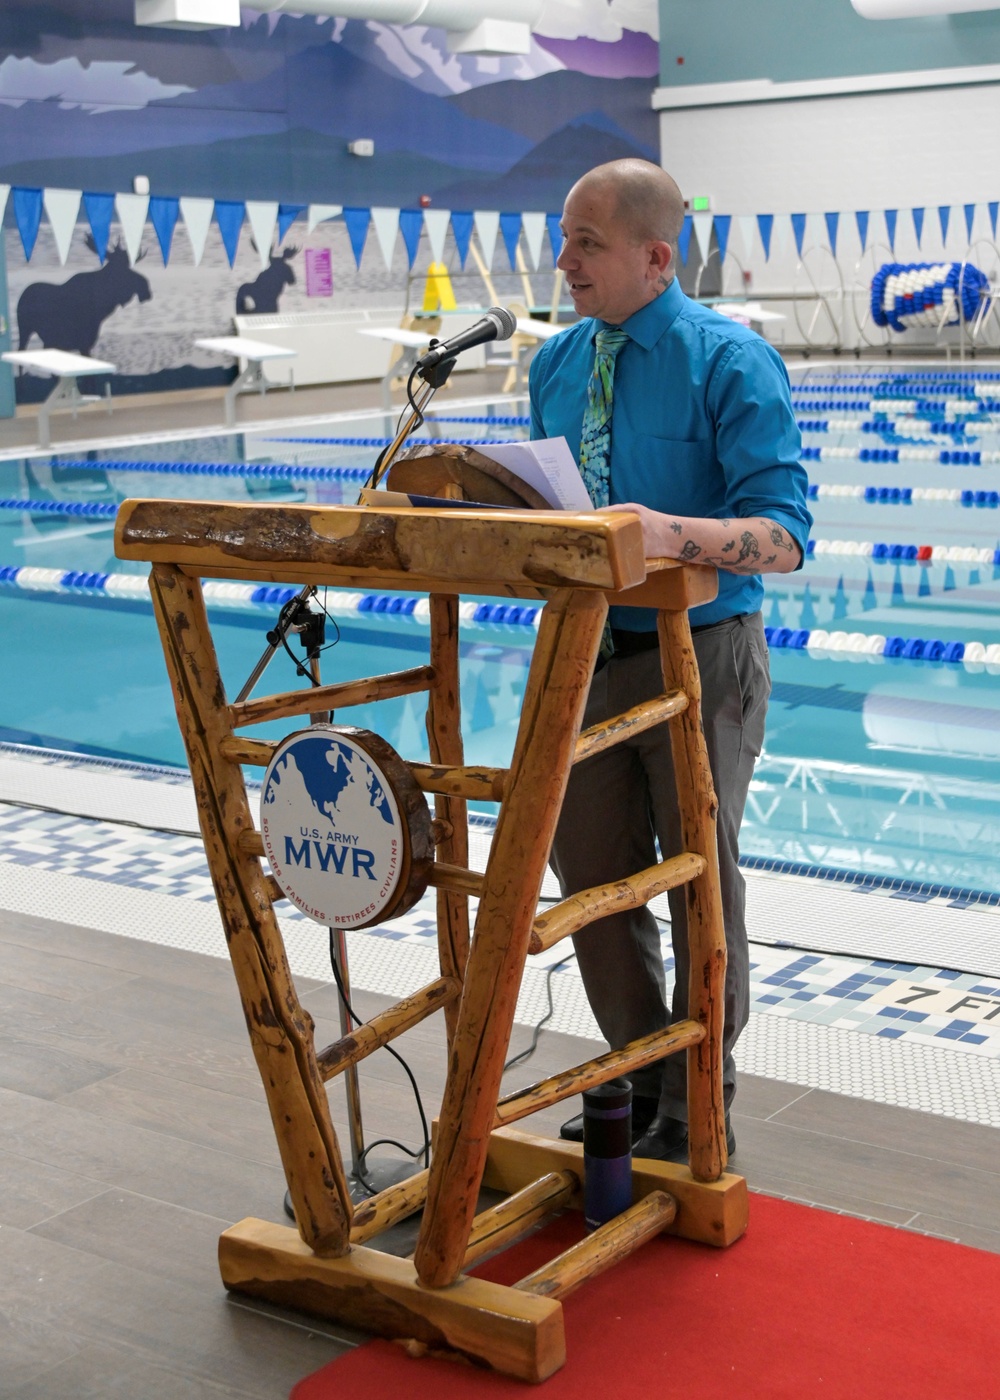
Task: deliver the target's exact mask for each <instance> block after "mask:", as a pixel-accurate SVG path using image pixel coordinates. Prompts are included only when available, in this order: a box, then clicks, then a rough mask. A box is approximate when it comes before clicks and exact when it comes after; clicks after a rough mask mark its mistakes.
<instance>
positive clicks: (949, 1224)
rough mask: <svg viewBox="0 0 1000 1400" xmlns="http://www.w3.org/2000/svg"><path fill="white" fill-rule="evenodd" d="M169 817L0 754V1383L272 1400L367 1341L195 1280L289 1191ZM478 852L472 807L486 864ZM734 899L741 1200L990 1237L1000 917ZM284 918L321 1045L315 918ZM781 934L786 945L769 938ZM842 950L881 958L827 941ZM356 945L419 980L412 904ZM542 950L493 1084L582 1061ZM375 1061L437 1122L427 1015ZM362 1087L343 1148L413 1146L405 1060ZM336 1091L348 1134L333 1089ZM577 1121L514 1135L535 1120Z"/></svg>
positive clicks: (566, 999)
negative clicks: (750, 1193) (746, 938)
mask: <svg viewBox="0 0 1000 1400" xmlns="http://www.w3.org/2000/svg"><path fill="white" fill-rule="evenodd" d="M33 803H34V804H37V805H28V804H33ZM44 808H50V809H59V808H62V810H42V809H44ZM151 812H152V813H155V820H156V821H157V822H158V823H161V824H162V827H166V828H170V829H169V830H163V829H159V830H156V829H149V827H148V826H146V825H145V823H146V822H147V821H148V820H150V816H149V814H150V813H151ZM192 820H193V810H192V804H191V796H190V790H189V787H188V785H187V784H186V783H185V782H184V781H183V780H180V779H178V778H177V777H176V776H172V777H170V776H165V775H163V774H157V773H155V772H152V771H143V772H136V771H134V770H133V771H127V770H125V769H122V768H116V767H114V766H113V765H108V764H99V763H98V764H93V763H84V762H80V761H78V760H73V759H71V758H67V757H66V756H58V757H52V758H50V759H45V758H41V757H39V756H37V755H36V756H34V757H31V756H25V755H23V754H22V755H18V754H17V753H16V752H15V751H14V750H12V749H6V750H4V751H2V752H0V1008H2V1014H0V1356H2V1358H3V1361H2V1364H0V1400H43V1398H44V1400H64V1397H65V1400H98V1397H100V1400H105V1398H106V1397H118V1396H120V1397H126V1396H127V1397H129V1400H138V1397H141V1400H200V1398H201V1397H205V1400H208V1397H234V1398H235V1397H244V1398H245V1400H251V1398H252V1400H272V1397H273V1398H274V1400H280V1397H283V1396H286V1395H287V1394H288V1392H289V1390H290V1388H291V1386H292V1385H293V1384H294V1383H295V1381H296V1380H298V1379H299V1378H301V1377H302V1376H303V1375H305V1374H307V1373H308V1372H310V1371H311V1370H314V1369H316V1368H317V1367H319V1366H321V1365H323V1364H324V1363H325V1362H326V1361H328V1360H330V1359H332V1358H333V1357H335V1356H336V1355H338V1354H339V1353H340V1352H341V1351H342V1350H343V1349H344V1348H345V1347H348V1346H351V1345H354V1344H356V1343H357V1342H358V1341H359V1340H360V1339H361V1338H360V1336H359V1334H357V1333H354V1332H352V1331H351V1330H350V1329H346V1328H343V1327H341V1326H338V1325H327V1324H322V1323H316V1322H313V1321H311V1320H309V1319H307V1318H305V1317H302V1316H299V1315H295V1314H292V1313H289V1312H285V1311H283V1310H281V1309H276V1308H270V1307H268V1306H266V1305H263V1304H258V1303H254V1302H250V1301H244V1300H235V1299H230V1298H228V1297H227V1295H226V1294H225V1292H224V1290H223V1288H222V1286H221V1284H220V1282H219V1278H218V1271H217V1265H216V1259H215V1246H216V1240H217V1237H218V1235H219V1233H220V1231H221V1230H223V1229H224V1228H225V1227H226V1226H227V1225H228V1224H231V1223H233V1222H235V1221H237V1220H239V1219H241V1218H243V1217H244V1216H247V1215H256V1216H259V1217H262V1218H265V1219H274V1220H280V1219H281V1218H282V1216H281V1203H282V1198H283V1194H284V1189H285V1184H284V1178H283V1175H282V1172H281V1168H280V1165H279V1162H278V1155H277V1150H276V1146H275V1142H274V1137H273V1133H272V1130H271V1126H270V1121H269V1118H268V1114H267V1110H266V1106H265V1102H264V1096H263V1091H262V1089H261V1085H260V1081H259V1077H258V1075H257V1072H256V1069H255V1066H254V1063H253V1059H252V1055H251V1052H250V1048H249V1044H248V1042H247V1037H246V1030H245V1026H244V1023H243V1017H242V1014H241V1011H240V1006H239V1000H238V997H237V994H236V989H235V986H234V983H233V976H232V972H231V970H230V968H229V965H228V962H227V961H226V958H225V947H224V942H223V939H222V936H221V931H220V927H219V922H218V916H217V912H216V909H215V905H214V900H213V897H212V893H211V889H210V886H209V883H208V877H207V871H206V869H205V866H204V855H203V851H202V848H201V843H200V841H199V840H198V839H197V838H196V837H194V836H193V835H191V834H189V833H190V832H191V830H192ZM488 840H489V832H488V829H487V827H486V826H484V825H482V824H480V825H479V826H477V827H476V828H475V829H474V831H473V845H474V849H475V851H476V855H477V858H478V860H479V863H480V864H481V862H482V859H483V856H484V854H485V849H486V844H487V843H488ZM749 887H750V906H751V916H752V919H753V921H754V925H755V927H756V928H761V929H763V928H766V929H768V930H769V931H770V933H771V935H772V937H773V938H775V939H779V940H780V942H771V943H768V944H765V943H755V944H754V945H753V949H752V955H753V963H754V973H753V976H754V983H753V990H754V1012H753V1015H752V1018H751V1024H750V1027H749V1028H748V1031H747V1033H746V1035H745V1036H744V1038H743V1041H742V1044H741V1048H740V1055H741V1078H740V1089H739V1095H738V1098H737V1102H736V1107H735V1112H734V1118H733V1122H734V1128H735V1132H736V1136H737V1151H736V1155H735V1158H734V1161H733V1167H734V1169H736V1170H738V1171H740V1172H741V1173H742V1174H744V1175H745V1176H746V1177H747V1179H748V1182H749V1184H750V1186H751V1189H753V1190H756V1191H762V1192H767V1193H771V1194H776V1195H781V1196H785V1197H789V1198H791V1199H795V1200H799V1201H804V1202H809V1203H812V1204H816V1205H819V1206H822V1207H824V1208H826V1209H833V1210H840V1211H845V1212H847V1213H850V1214H854V1215H858V1216H862V1217H865V1218H869V1219H873V1220H878V1221H882V1222H885V1223H888V1224H891V1225H895V1226H899V1227H902V1228H907V1229H915V1230H921V1231H925V1232H928V1233H932V1234H936V1235H940V1236H943V1237H945V1238H948V1239H951V1240H956V1241H959V1242H962V1243H964V1244H968V1245H972V1246H975V1247H977V1248H982V1249H988V1250H992V1251H996V1252H1000V1092H998V1089H1000V1028H998V1023H1000V1015H996V1016H994V1010H995V1008H997V1007H1000V963H998V960H1000V940H998V938H997V936H996V935H997V932H998V931H1000V922H998V919H1000V915H998V914H997V913H996V911H993V910H989V909H985V910H973V909H954V908H950V907H948V906H947V905H946V904H944V903H942V904H939V905H937V906H933V905H930V906H929V905H927V904H919V903H915V904H912V905H904V904H901V902H900V901H898V900H894V899H891V898H890V897H888V896H885V895H875V894H863V893H861V892H859V891H857V890H851V889H848V888H843V887H832V886H820V885H817V884H816V883H815V882H810V881H802V880H794V879H789V878H786V877H774V876H764V875H757V874H754V873H751V875H750V877H749ZM283 928H284V932H285V936H286V941H287V945H288V950H289V960H290V963H291V966H292V968H293V972H294V974H295V977H296V981H297V984H298V987H299V992H300V996H301V997H302V999H303V1001H304V1003H305V1004H306V1006H307V1007H308V1008H309V1010H310V1012H311V1013H312V1015H313V1016H314V1018H315V1019H316V1022H317V1036H318V1037H319V1040H320V1043H326V1042H328V1041H330V1040H333V1039H335V1038H336V1036H337V1034H338V1026H337V1018H338V1013H337V998H336V992H335V988H334V986H333V984H332V982H331V980H330V973H329V964H328V951H327V944H326V937H325V933H324V931H323V930H321V929H318V928H317V926H316V925H313V924H311V923H310V922H309V921H308V920H305V919H302V918H298V917H292V918H284V919H283ZM796 932H797V933H798V936H799V941H809V942H810V944H811V945H812V947H811V949H810V950H803V949H801V948H793V947H789V946H787V944H788V943H790V942H791V941H792V937H793V936H795V934H796ZM852 938H853V939H855V940H856V942H853V943H852V941H851V940H852ZM862 938H863V939H864V940H865V941H866V942H867V945H868V947H869V949H870V950H875V951H876V952H877V953H878V956H877V957H876V958H873V957H872V956H868V957H856V956H848V955H847V953H846V952H845V949H847V948H851V947H855V946H857V944H858V943H859V942H860V941H861V940H862ZM911 948H912V949H917V948H919V949H922V950H925V949H933V948H937V949H940V950H941V953H942V956H941V957H939V958H938V959H937V963H936V964H935V965H931V966H928V965H924V964H922V963H919V962H916V961H905V960H904V959H905V957H906V955H907V950H909V949H911ZM561 951H562V950H561V949H557V950H553V952H552V954H551V955H550V956H549V958H548V959H547V963H548V967H551V966H553V965H554V964H555V962H556V960H557V959H558V957H559V956H560V954H561ZM350 952H351V971H352V980H353V985H354V996H355V1001H356V1003H357V1006H358V1009H359V1011H360V1013H361V1014H362V1015H365V1016H368V1015H371V1014H373V1013H374V1012H375V1011H377V1010H379V1009H380V1008H381V1007H383V1006H384V1005H386V1004H387V1002H388V1001H389V999H391V998H393V997H395V996H397V995H399V994H400V993H401V992H403V991H405V990H410V989H412V988H413V987H414V986H416V985H420V984H421V983H423V982H426V981H427V980H429V975H431V973H430V969H431V968H432V967H433V966H434V963H435V951H434V940H433V920H432V917H431V913H430V910H429V908H428V906H427V905H426V904H425V905H421V906H418V907H417V908H416V909H414V910H413V911H411V913H410V914H409V915H408V916H406V918H405V919H402V920H399V921H396V922H395V923H394V924H392V925H390V926H384V927H382V928H380V929H377V930H373V931H369V932H366V933H357V934H353V935H352V936H351V942H350ZM944 953H947V954H948V956H947V957H945V956H944ZM946 964H947V965H946ZM956 965H961V968H962V969H963V970H961V971H959V970H957V966H956ZM548 967H547V965H546V960H544V959H543V960H542V962H541V966H536V965H532V966H531V967H530V968H529V969H528V971H527V973H526V976H525V979H524V985H523V988H522V993H521V997H520V1000H519V1003H518V1011H517V1022H518V1024H517V1025H516V1027H515V1032H514V1038H513V1042H512V1046H511V1050H512V1053H516V1052H517V1051H518V1050H520V1049H522V1048H524V1047H525V1046H526V1045H527V1044H528V1042H529V1040H530V1037H531V1027H532V1025H533V1023H534V1022H536V1021H537V1020H538V1019H539V1018H540V1017H541V1016H542V1015H543V1014H544V1013H545V1011H546V1009H547V1006H548V996H547V992H548V982H549V981H550V980H551V984H552V994H553V1001H552V1004H553V1015H552V1018H551V1020H550V1021H549V1023H548V1027H547V1028H546V1030H545V1031H544V1032H543V1033H542V1035H541V1038H540V1041H539V1045H538V1049H537V1051H536V1053H535V1055H534V1056H533V1057H532V1058H531V1059H530V1060H528V1061H527V1062H526V1063H524V1064H522V1065H518V1066H516V1067H515V1068H514V1069H512V1070H511V1071H510V1073H509V1074H508V1075H507V1078H506V1080H505V1086H504V1087H505V1089H507V1090H513V1089H515V1088H517V1087H519V1086H520V1085H523V1084H526V1083H529V1082H532V1081H534V1080H536V1079H539V1078H541V1077H543V1076H544V1075H545V1074H547V1073H551V1072H553V1071H554V1070H556V1069H560V1068H565V1067H566V1066H567V1065H569V1064H573V1063H577V1062H579V1061H581V1060H584V1059H587V1058H590V1057H591V1056H592V1055H593V1053H594V1052H595V1045H594V1041H593V1039H591V1037H592V1036H593V1035H594V1033H595V1028H594V1025H593V1021H592V1019H591V1018H590V1013H589V1010H588V1008H587V1005H586V999H585V997H584V996H583V992H582V988H581V986H580V982H579V978H578V976H577V974H576V972H575V969H574V968H573V967H572V965H569V966H565V967H563V968H562V969H560V970H558V971H554V972H552V975H551V979H549V977H548ZM397 1048H399V1049H400V1050H401V1052H402V1053H403V1054H404V1055H405V1056H406V1058H407V1060H408V1061H409V1063H410V1064H411V1066H412V1068H413V1071H414V1074H415V1076H416V1078H417V1081H418V1083H419V1085H420V1088H421V1091H422V1093H423V1096H424V1100H425V1103H426V1105H427V1108H428V1111H429V1112H431V1113H433V1112H434V1111H436V1108H437V1104H438V1101H439V1096H440V1091H441V1087H442V1084H443V1078H444V1069H445V1065H444V1052H443V1040H442V1036H441V1027H440V1024H439V1023H438V1021H436V1020H432V1021H429V1022H426V1023H424V1024H423V1025H422V1026H420V1027H418V1028H416V1029H415V1030H413V1031H410V1032H408V1033H407V1034H406V1035H405V1036H404V1037H402V1038H401V1039H400V1041H398V1042H397ZM361 1087H362V1101H363V1106H364V1125H365V1130H366V1139H367V1140H368V1141H369V1142H371V1141H373V1140H374V1139H376V1138H379V1137H382V1136H392V1137H394V1138H400V1139H402V1140H404V1141H406V1142H408V1143H410V1144H412V1145H413V1146H414V1147H418V1146H419V1144H420V1128H419V1119H418V1115H417V1113H416V1110H415V1107H414V1104H413V1100H412V1096H411V1091H410V1088H409V1086H408V1084H407V1082H406V1080H405V1078H404V1076H403V1073H402V1071H401V1070H400V1069H399V1067H398V1066H397V1065H396V1064H395V1063H394V1062H393V1061H392V1060H391V1059H389V1058H388V1057H387V1056H385V1055H382V1054H379V1055H377V1056H375V1057H373V1059H372V1060H370V1061H368V1062H366V1064H365V1065H364V1066H363V1067H362V1073H361ZM331 1103H332V1107H333V1113H334V1119H335V1122H336V1124H337V1129H338V1133H339V1134H340V1137H341V1142H342V1143H346V1141H347V1133H346V1113H345V1109H344V1104H343V1098H342V1090H341V1089H340V1088H339V1087H334V1088H333V1089H332V1090H331ZM571 1110H572V1106H569V1108H568V1107H567V1106H565V1105H564V1106H563V1107H562V1108H558V1107H557V1108H555V1109H552V1110H548V1111H546V1112H545V1113H542V1114H539V1115H536V1117H535V1118H534V1119H532V1122H531V1127H532V1128H533V1129H534V1130H535V1131H538V1132H541V1133H550V1134H553V1135H554V1134H555V1133H556V1132H557V1131H558V1126H559V1123H560V1121H561V1120H562V1118H563V1117H564V1116H567V1112H568V1111H571ZM383 1153H384V1155H385V1156H391V1155H393V1154H392V1153H391V1150H390V1149H380V1151H379V1154H378V1155H383ZM405 1239H406V1235H405V1233H404V1235H403V1240H405ZM399 1247H400V1248H405V1247H406V1246H405V1244H404V1243H403V1242H402V1241H401V1242H399ZM987 1344H988V1343H987V1342H986V1340H985V1339H984V1345H987Z"/></svg>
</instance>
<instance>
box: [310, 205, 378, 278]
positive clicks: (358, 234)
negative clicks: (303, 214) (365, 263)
mask: <svg viewBox="0 0 1000 1400" xmlns="http://www.w3.org/2000/svg"><path fill="white" fill-rule="evenodd" d="M370 212H371V211H370V210H368V209H345V210H344V211H343V214H344V223H345V224H346V225H347V236H348V237H349V238H350V240H351V248H352V250H353V252H354V262H355V265H356V266H357V267H359V268H360V266H361V254H362V253H363V252H364V251H365V239H366V238H367V237H368V221H369V214H370ZM309 217H310V218H312V210H310V211H309Z"/></svg>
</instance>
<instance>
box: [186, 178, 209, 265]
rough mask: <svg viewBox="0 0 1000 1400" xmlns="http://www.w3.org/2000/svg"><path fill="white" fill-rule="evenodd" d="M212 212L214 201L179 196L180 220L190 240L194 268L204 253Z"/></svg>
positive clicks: (199, 262)
mask: <svg viewBox="0 0 1000 1400" xmlns="http://www.w3.org/2000/svg"><path fill="white" fill-rule="evenodd" d="M214 210H215V200H214V199H194V198H192V197H191V196H190V195H182V196H181V218H182V219H183V220H184V227H185V228H186V229H187V236H188V238H190V240H191V252H192V253H193V254H194V265H195V267H198V266H199V265H200V264H201V255H202V253H204V251H205V239H206V238H207V237H208V230H209V226H210V224H211V222H212V214H213V212H214Z"/></svg>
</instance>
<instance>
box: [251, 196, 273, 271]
mask: <svg viewBox="0 0 1000 1400" xmlns="http://www.w3.org/2000/svg"><path fill="white" fill-rule="evenodd" d="M247 223H248V224H249V225H250V232H251V233H252V234H253V241H254V242H255V243H256V245H257V254H258V256H259V258H260V265H261V267H262V268H264V267H270V265H271V243H272V241H273V239H274V230H275V228H276V227H277V223H278V201H277V200H270V199H266V200H259V199H248V200H247Z"/></svg>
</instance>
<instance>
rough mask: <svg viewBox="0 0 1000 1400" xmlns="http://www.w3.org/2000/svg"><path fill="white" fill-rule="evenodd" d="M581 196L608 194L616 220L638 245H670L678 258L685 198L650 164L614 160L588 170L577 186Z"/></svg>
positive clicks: (576, 189) (664, 174) (641, 161)
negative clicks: (651, 242) (612, 200)
mask: <svg viewBox="0 0 1000 1400" xmlns="http://www.w3.org/2000/svg"><path fill="white" fill-rule="evenodd" d="M574 191H580V192H581V193H590V194H598V193H601V194H603V193H605V192H607V193H609V194H611V195H612V196H613V199H614V209H615V217H616V219H617V220H618V221H619V223H620V224H621V225H622V226H623V227H624V228H625V229H626V230H627V232H628V234H629V235H630V237H631V238H632V239H633V240H634V241H635V242H636V243H646V242H649V241H651V240H654V239H655V240H656V241H658V242H663V243H669V244H670V247H671V248H672V249H673V251H674V255H675V258H676V253H677V241H678V239H679V238H680V233H681V227H682V225H683V223H684V196H683V195H682V194H681V192H680V189H679V188H678V185H677V182H676V181H675V180H674V179H673V178H672V177H671V176H670V175H668V174H667V172H666V171H665V170H663V169H662V168H661V167H660V166H659V165H654V164H653V163H652V161H648V160H636V159H631V158H630V159H626V160H612V161H608V163H607V164H606V165H597V166H595V167H594V169H593V170H588V171H587V173H586V175H584V176H582V177H581V179H579V180H578V181H577V183H576V185H575V186H574Z"/></svg>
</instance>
